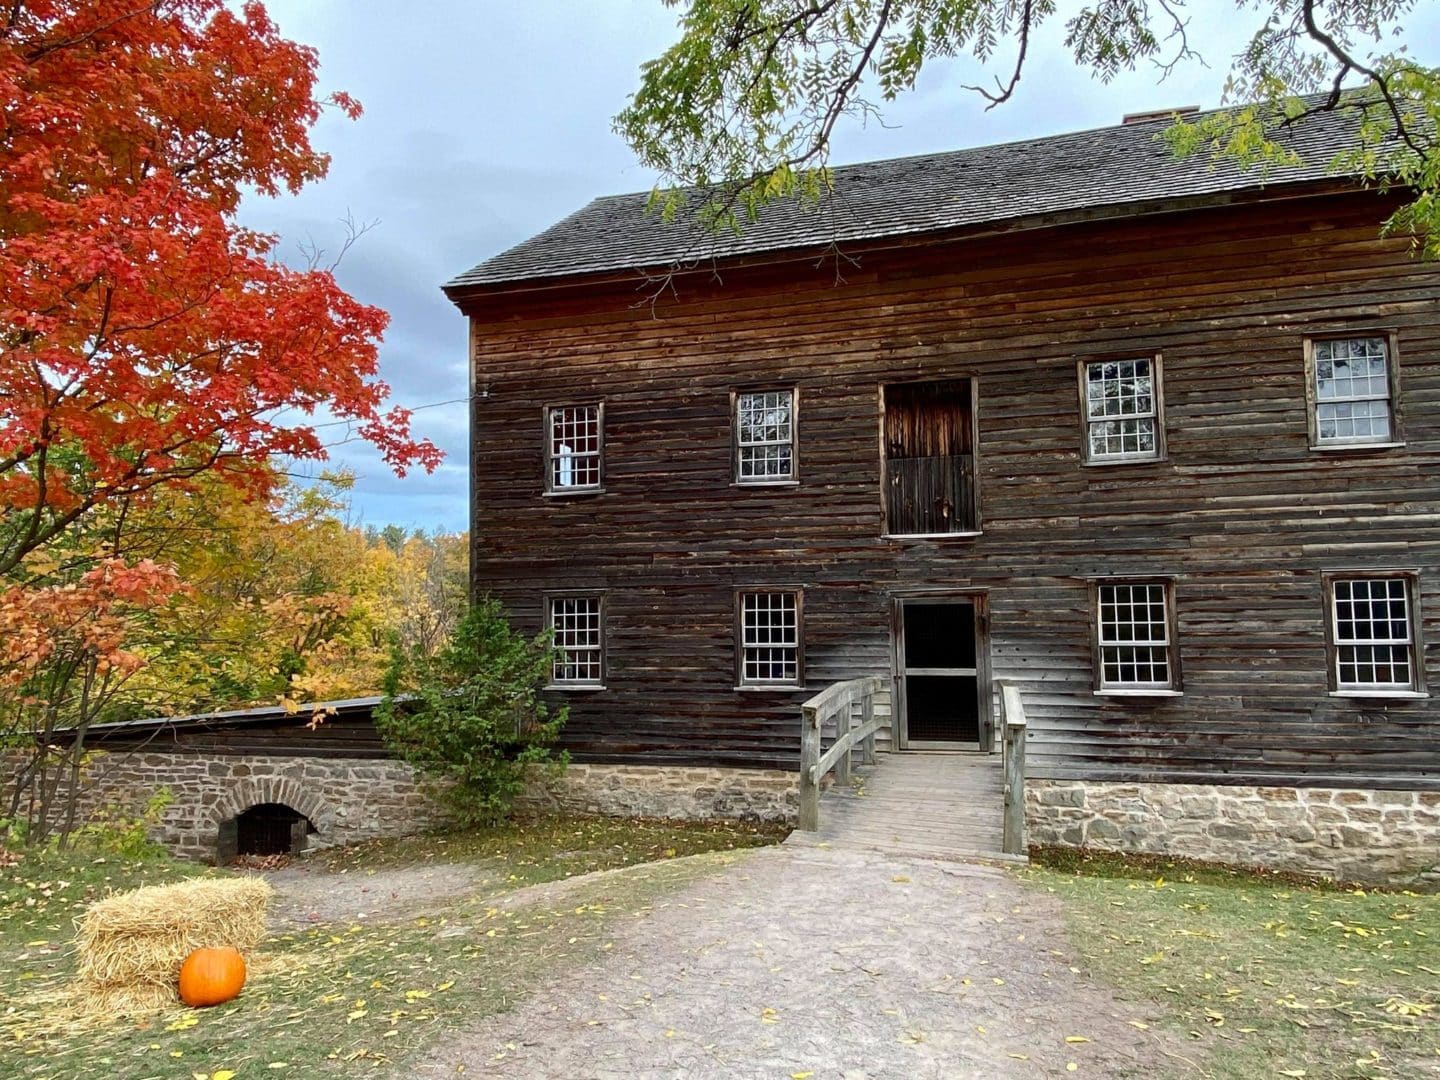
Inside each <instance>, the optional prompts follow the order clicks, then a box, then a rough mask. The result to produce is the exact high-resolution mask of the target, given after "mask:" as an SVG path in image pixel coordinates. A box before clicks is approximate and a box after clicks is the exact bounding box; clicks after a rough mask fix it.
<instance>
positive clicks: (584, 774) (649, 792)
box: [522, 765, 799, 821]
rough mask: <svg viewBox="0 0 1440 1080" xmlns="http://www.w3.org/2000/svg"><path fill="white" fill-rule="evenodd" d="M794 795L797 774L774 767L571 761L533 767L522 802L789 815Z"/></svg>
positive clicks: (583, 809) (621, 813)
mask: <svg viewBox="0 0 1440 1080" xmlns="http://www.w3.org/2000/svg"><path fill="white" fill-rule="evenodd" d="M798 799H799V776H798V774H796V773H792V772H782V771H780V770H778V769H714V768H692V767H689V766H678V765H677V766H673V767H671V766H664V765H571V766H570V767H569V768H568V769H566V770H565V772H564V773H563V774H561V775H560V776H558V777H552V776H547V775H545V774H543V772H537V774H536V777H535V778H534V781H533V782H532V784H531V786H530V789H529V790H528V791H527V793H526V795H525V796H524V798H523V799H522V805H524V806H526V807H528V808H531V809H540V810H552V811H557V810H563V811H568V812H571V813H579V814H606V815H611V816H616V817H632V816H633V817H663V818H679V819H682V820H687V821H703V820H707V819H712V818H738V819H741V820H745V821H793V820H794V819H795V815H796V807H797V806H798Z"/></svg>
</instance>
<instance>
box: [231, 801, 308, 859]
mask: <svg viewBox="0 0 1440 1080" xmlns="http://www.w3.org/2000/svg"><path fill="white" fill-rule="evenodd" d="M309 833H310V819H309V818H307V817H306V816H305V815H304V814H302V813H300V811H298V810H292V809H291V808H290V807H288V806H286V805H285V804H284V803H260V804H259V805H258V806H252V807H250V809H249V810H246V811H245V812H244V813H243V814H240V815H239V816H237V817H236V818H235V854H236V855H289V854H293V853H296V852H299V851H303V850H304V848H305V837H306V836H307V835H309Z"/></svg>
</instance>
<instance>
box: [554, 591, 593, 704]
mask: <svg viewBox="0 0 1440 1080" xmlns="http://www.w3.org/2000/svg"><path fill="white" fill-rule="evenodd" d="M545 602H546V619H547V625H548V626H549V627H550V633H551V638H552V642H553V644H554V646H555V649H556V653H555V660H554V663H553V666H552V670H551V673H550V681H551V682H552V683H553V684H554V685H556V686H601V685H603V684H604V682H605V598H604V596H602V595H601V594H600V593H584V594H574V595H561V596H548V597H546V601H545Z"/></svg>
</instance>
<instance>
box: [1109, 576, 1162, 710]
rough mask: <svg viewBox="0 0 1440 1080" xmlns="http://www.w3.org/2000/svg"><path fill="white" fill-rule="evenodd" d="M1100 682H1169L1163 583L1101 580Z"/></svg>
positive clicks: (1123, 684) (1134, 684)
mask: <svg viewBox="0 0 1440 1080" xmlns="http://www.w3.org/2000/svg"><path fill="white" fill-rule="evenodd" d="M1099 600H1100V684H1101V686H1102V687H1127V686H1131V687H1169V686H1170V685H1171V682H1172V676H1171V670H1170V619H1169V615H1168V613H1167V611H1166V607H1165V604H1166V600H1165V586H1164V585H1161V584H1144V585H1101V586H1100V589H1099Z"/></svg>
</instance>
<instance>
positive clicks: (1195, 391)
mask: <svg viewBox="0 0 1440 1080" xmlns="http://www.w3.org/2000/svg"><path fill="white" fill-rule="evenodd" d="M1394 205H1395V203H1394V201H1393V200H1392V199H1387V198H1385V197H1382V196H1379V195H1375V194H1373V193H1370V194H1347V195H1342V196H1329V197H1325V198H1313V199H1307V200H1291V201H1288V202H1285V203H1281V204H1278V205H1274V206H1264V205H1260V206H1250V207H1231V208H1228V209H1209V210H1200V211H1191V212H1187V213H1177V214H1170V215H1165V216H1156V217H1150V218H1143V219H1134V220H1131V221H1128V222H1122V223H1109V224H1089V225H1067V226H1063V227H1057V228H1053V229H1048V230H1041V231H1029V232H1024V233H1018V234H1015V235H1012V236H998V237H989V238H975V239H969V240H965V239H960V240H954V241H952V242H947V243H945V244H943V245H937V244H918V243H916V244H909V245H905V246H900V247H897V248H894V249H893V250H889V251H869V252H851V253H849V254H853V255H858V258H859V263H858V265H853V264H851V263H849V262H845V261H842V263H841V265H840V266H839V274H840V275H841V276H842V277H843V281H839V282H837V280H836V275H837V268H836V266H835V264H834V262H833V260H832V261H831V262H828V263H826V264H825V265H823V266H818V267H817V266H816V265H815V261H814V260H813V259H807V260H804V261H796V262H792V263H790V264H788V265H785V266H779V267H775V266H772V267H768V268H767V267H754V268H748V269H725V270H722V272H721V274H720V277H719V279H718V280H717V279H716V278H715V277H713V276H712V275H711V274H709V273H708V272H706V273H699V274H695V275H693V276H690V277H686V278H682V279H678V280H677V281H676V282H675V289H674V291H667V292H665V293H664V295H662V296H661V297H660V299H659V301H658V302H657V303H656V304H655V305H654V306H651V305H650V304H647V303H646V300H645V297H646V292H645V290H644V289H643V288H642V289H637V288H636V283H635V282H633V281H632V282H629V283H624V284H618V285H609V286H603V285H602V286H589V287H574V286H571V287H559V288H555V289H539V290H535V289H532V290H531V291H529V292H528V293H525V294H520V293H514V294H493V295H489V296H484V295H478V294H477V295H475V296H472V297H470V298H468V299H466V300H465V301H464V302H463V306H464V307H465V308H466V309H467V311H468V312H469V313H470V314H471V315H472V348H473V353H474V364H475V380H476V388H477V396H476V400H475V404H474V416H473V420H474V435H473V441H474V457H473V461H472V468H473V484H474V520H473V537H474V575H475V584H476V587H477V588H478V589H479V590H481V591H487V592H491V593H494V594H496V595H497V596H499V597H500V598H502V599H503V601H504V602H505V603H506V604H507V605H508V606H509V608H510V609H511V610H512V611H513V613H514V614H515V615H516V616H517V617H518V619H519V620H520V621H521V622H522V623H523V624H524V625H525V626H527V627H530V628H535V627H538V626H539V625H540V623H541V620H542V611H541V594H542V593H543V592H546V591H555V590H563V589H567V588H574V589H594V588H603V589H606V590H608V600H607V613H608V618H607V621H608V625H607V627H606V631H607V647H608V653H607V663H608V671H607V675H606V687H607V688H606V689H605V690H603V691H596V692H584V693H581V692H577V693H571V694H569V695H568V697H569V701H570V707H571V720H570V725H569V730H568V734H567V741H568V744H569V745H570V747H571V749H572V750H573V751H575V752H576V754H577V755H578V756H580V757H582V758H591V759H612V760H613V759H628V760H642V761H656V762H661V761H664V762H683V761H695V762H710V763H718V764H746V763H749V764H754V765H757V766H759V765H766V766H769V765H775V764H783V765H790V766H792V767H793V764H794V762H795V760H796V754H797V751H798V737H799V719H798V717H799V712H798V705H799V703H800V702H801V701H802V700H804V699H805V698H806V697H807V696H809V694H811V693H813V692H814V690H815V689H816V688H819V687H823V686H824V685H826V684H827V683H830V682H832V681H835V680H840V679H847V678H852V677H856V676H859V675H865V674H872V673H880V674H889V673H890V672H891V670H892V663H893V660H892V655H891V642H890V604H891V599H890V598H891V596H892V594H893V593H894V592H896V591H897V590H915V589H924V588H929V587H937V588H947V589H959V588H973V589H983V590H988V592H989V610H990V625H989V636H990V642H991V674H992V677H993V678H994V679H996V680H1000V679H1008V680H1013V681H1015V682H1017V683H1018V684H1019V685H1020V687H1021V690H1022V692H1023V695H1024V701H1025V708H1026V711H1027V713H1028V714H1029V716H1030V724H1031V732H1032V734H1031V742H1030V758H1029V766H1030V770H1031V773H1032V775H1036V776H1042V777H1090V778H1107V779H1122V778H1126V779H1138V780H1166V779H1169V780H1202V779H1203V780H1212V781H1214V780H1219V781H1222V782H1223V781H1225V780H1233V781H1235V782H1241V781H1255V780H1262V781H1264V780H1273V781H1275V782H1286V783H1290V782H1298V783H1309V784H1322V783H1323V784H1341V785H1344V784H1348V783H1352V782H1355V783H1360V782H1365V783H1378V784H1389V785H1395V786H1437V785H1440V740H1437V738H1436V732H1437V726H1436V725H1437V722H1440V709H1437V707H1436V705H1435V704H1434V703H1432V702H1430V701H1399V702H1390V703H1382V702H1356V701H1353V700H1345V699H1338V698H1332V697H1330V696H1328V694H1327V679H1326V655H1325V622H1324V610H1323V602H1322V586H1321V577H1320V575H1321V571H1323V570H1327V569H1335V568H1354V567H1394V568H1401V567H1406V568H1418V569H1420V571H1421V576H1420V584H1421V607H1422V610H1423V612H1424V623H1425V625H1424V630H1423V632H1424V636H1425V640H1426V641H1427V642H1428V643H1430V644H1429V648H1428V649H1427V659H1428V668H1429V680H1428V681H1429V683H1430V685H1431V686H1432V687H1434V686H1440V671H1437V670H1436V665H1437V655H1440V654H1437V649H1440V559H1437V556H1440V311H1437V298H1440V272H1437V268H1436V267H1434V266H1426V265H1422V264H1418V263H1416V262H1414V261H1412V259H1411V258H1410V256H1409V253H1408V250H1407V246H1406V244H1405V242H1404V241H1403V240H1383V239H1380V238H1379V236H1378V227H1379V223H1380V221H1381V220H1382V219H1383V218H1384V216H1385V215H1386V214H1387V213H1388V212H1389V210H1390V209H1391V208H1393V206H1394ZM1346 329H1355V330H1391V331H1394V332H1395V333H1397V334H1398V342H1399V351H1400V356H1399V359H1400V370H1401V376H1400V378H1401V388H1402V392H1401V399H1400V402H1399V406H1400V408H1399V412H1400V416H1401V424H1402V425H1403V434H1404V438H1405V441H1406V445H1405V446H1404V447H1403V448H1398V449H1387V450H1369V451H1351V452H1315V451H1311V450H1310V449H1309V440H1308V437H1307V423H1306V393H1305V365H1304V359H1303V353H1302V338H1303V337H1304V336H1305V335H1306V334H1309V333H1314V332H1325V331H1331V332H1333V331H1337V330H1346ZM1157 353H1158V354H1160V355H1161V356H1162V357H1163V367H1164V383H1165V406H1166V418H1165V422H1166V428H1167V447H1168V458H1167V460H1165V461H1161V462H1154V463H1144V464H1134V465H1111V466H1104V467H1087V466H1085V465H1083V464H1082V457H1081V439H1082V429H1081V424H1080V418H1079V413H1078V395H1077V386H1076V361H1077V359H1081V358H1086V357H1091V358H1100V357H1112V356H1116V355H1119V356H1133V355H1142V356H1146V355H1154V354H1157ZM966 377H974V378H975V379H976V380H977V383H976V385H977V400H976V407H977V410H978V430H979V438H978V446H977V447H976V448H975V452H976V463H977V464H976V469H977V476H978V484H979V488H980V496H979V501H980V513H981V518H982V522H983V530H984V531H983V535H981V536H978V537H973V538H954V539H947V540H943V541H914V540H886V539H882V537H881V533H882V509H881V495H880V488H881V475H880V468H881V464H880V444H881V438H880V427H879V422H880V417H879V411H880V401H881V393H880V387H881V386H882V385H884V384H886V383H889V382H898V381H904V380H938V379H960V378H966ZM785 385H794V386H796V387H798V388H799V408H798V418H799V443H798V463H799V484H798V486H795V487H777V488H745V487H736V486H734V485H733V484H732V475H731V430H730V416H729V407H730V392H731V391H732V390H733V389H735V388H737V387H738V388H743V387H749V386H785ZM602 398H603V400H604V402H605V427H606V431H605V440H606V447H605V473H606V474H605V485H604V486H605V490H604V492H603V494H597V495H591V496H583V497H570V498H544V497H542V495H541V492H542V490H543V484H542V480H543V477H542V469H543V460H544V459H543V448H542V432H541V417H542V410H543V407H544V406H545V405H546V404H547V403H556V402H574V401H586V400H596V399H602ZM1097 574H1133V575H1136V576H1146V575H1173V576H1174V577H1175V579H1176V585H1175V596H1176V603H1177V607H1178V612H1179V635H1180V653H1181V660H1182V666H1183V672H1184V695H1183V697H1179V698H1174V699H1128V700H1126V699H1113V698H1100V697H1096V696H1095V695H1094V694H1093V693H1092V687H1091V673H1092V668H1091V645H1090V640H1091V630H1092V626H1091V620H1092V616H1091V612H1090V608H1089V596H1088V585H1087V580H1086V579H1087V578H1088V577H1089V576H1092V575H1097ZM770 583H775V584H798V585H803V586H804V589H805V627H804V640H805V676H806V682H807V684H808V687H809V689H807V690H805V691H803V692H794V693H776V692H766V691H748V690H747V691H737V690H735V689H734V681H735V643H734V640H733V621H734V620H733V612H734V603H733V590H734V589H735V588H736V587H738V586H744V585H752V584H770Z"/></svg>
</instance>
